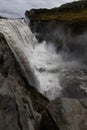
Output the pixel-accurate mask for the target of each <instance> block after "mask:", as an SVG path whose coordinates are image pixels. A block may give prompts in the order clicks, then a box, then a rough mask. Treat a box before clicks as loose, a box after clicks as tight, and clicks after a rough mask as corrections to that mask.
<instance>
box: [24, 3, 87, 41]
mask: <svg viewBox="0 0 87 130" xmlns="http://www.w3.org/2000/svg"><path fill="white" fill-rule="evenodd" d="M25 16H26V17H27V19H29V26H30V27H31V30H32V32H33V33H35V34H36V33H37V35H36V37H37V38H38V39H39V41H40V42H41V41H42V40H43V36H44V37H45V38H44V40H48V38H49V37H50V38H51V37H52V39H55V38H54V35H53V33H55V30H58V29H61V30H62V31H63V32H65V33H66V34H67V33H68V32H69V33H71V34H72V35H79V34H82V33H83V32H84V31H86V29H87V1H86V0H84V1H83V0H82V1H77V2H72V3H68V4H64V5H62V6H60V7H56V8H53V9H31V10H29V11H28V10H27V11H26V12H25ZM49 33H51V36H49Z"/></svg>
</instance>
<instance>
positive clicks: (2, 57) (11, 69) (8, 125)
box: [0, 33, 49, 130]
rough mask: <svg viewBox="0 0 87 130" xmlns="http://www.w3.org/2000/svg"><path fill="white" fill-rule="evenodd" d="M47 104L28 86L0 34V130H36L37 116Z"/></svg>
mask: <svg viewBox="0 0 87 130" xmlns="http://www.w3.org/2000/svg"><path fill="white" fill-rule="evenodd" d="M31 97H32V98H31ZM36 99H37V100H36ZM48 102H49V101H48V100H47V99H46V98H45V97H44V96H43V95H41V94H40V93H38V92H37V91H36V90H35V89H33V88H31V86H29V84H28V83H27V81H26V79H25V78H24V76H23V75H22V73H21V69H20V66H19V65H18V63H17V61H16V59H15V57H14V55H13V53H12V52H11V50H10V48H9V46H8V44H7V42H6V40H5V37H4V35H3V34H1V33H0V130H10V129H11V130H39V124H40V119H41V114H40V112H42V111H43V110H44V108H45V106H46V105H47V104H48ZM32 104H33V105H34V108H33V105H32ZM35 110H36V111H35ZM37 111H38V112H39V113H38V112H37Z"/></svg>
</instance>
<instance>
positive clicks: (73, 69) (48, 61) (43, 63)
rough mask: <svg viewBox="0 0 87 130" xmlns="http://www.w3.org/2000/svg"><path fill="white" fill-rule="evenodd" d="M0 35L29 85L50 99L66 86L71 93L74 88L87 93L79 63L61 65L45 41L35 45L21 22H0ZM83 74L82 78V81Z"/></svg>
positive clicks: (59, 56)
mask: <svg viewBox="0 0 87 130" xmlns="http://www.w3.org/2000/svg"><path fill="white" fill-rule="evenodd" d="M0 32H1V33H3V34H4V36H5V38H6V40H7V43H8V45H9V47H10V48H11V50H12V52H13V54H14V56H15V58H16V60H17V61H18V63H19V65H20V67H21V69H22V71H23V73H24V75H25V77H26V78H27V81H28V82H29V84H30V85H32V86H34V87H35V88H37V89H38V91H39V92H41V93H42V94H44V95H45V96H46V97H48V98H49V99H54V98H56V97H59V96H62V89H63V87H67V86H68V87H70V91H72V90H73V88H74V92H75V91H76V90H75V88H77V85H78V88H79V87H80V88H81V89H84V90H87V87H84V88H83V83H84V86H86V84H87V74H86V73H85V71H83V70H82V68H80V65H79V66H78V62H75V61H72V62H71V61H69V62H68V61H67V62H64V61H63V60H62V56H61V54H57V53H56V51H55V48H54V47H53V46H52V44H50V45H47V44H46V42H45V41H44V42H43V43H38V42H37V40H36V38H35V37H34V35H33V34H32V32H31V30H30V28H29V27H28V26H27V25H26V24H25V23H24V20H21V19H18V20H4V19H0ZM76 73H77V74H76ZM79 73H80V74H79ZM83 74H84V77H86V78H85V79H82V77H83ZM60 75H62V80H61V78H60ZM78 76H79V79H78ZM63 79H64V80H63ZM59 80H61V82H62V86H63V87H62V86H61V85H60V81H59ZM76 80H77V81H76ZM75 82H77V84H76V86H74V84H75ZM79 82H81V83H80V84H79ZM73 86H74V87H73ZM68 94H69V93H68ZM75 95H77V94H75ZM70 96H71V95H70ZM77 97H78V96H77Z"/></svg>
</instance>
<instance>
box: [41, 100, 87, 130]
mask: <svg viewBox="0 0 87 130" xmlns="http://www.w3.org/2000/svg"><path fill="white" fill-rule="evenodd" d="M44 115H45V116H44ZM42 117H43V118H42V122H41V124H42V126H43V127H41V128H42V130H44V129H45V130H48V128H49V129H50V130H53V129H54V126H56V129H57V130H87V99H85V100H84V99H82V100H77V99H69V98H58V99H56V100H55V101H52V102H51V103H50V104H49V105H48V106H47V110H46V111H45V112H44V113H43V116H42ZM51 124H55V125H54V126H52V125H51Z"/></svg>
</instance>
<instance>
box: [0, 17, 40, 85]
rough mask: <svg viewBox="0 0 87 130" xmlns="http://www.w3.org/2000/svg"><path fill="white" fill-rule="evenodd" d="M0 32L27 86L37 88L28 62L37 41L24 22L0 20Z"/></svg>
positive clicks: (36, 82)
mask: <svg viewBox="0 0 87 130" xmlns="http://www.w3.org/2000/svg"><path fill="white" fill-rule="evenodd" d="M0 32H1V33H3V34H4V36H5V39H6V41H7V43H8V45H9V47H10V49H11V51H12V52H13V54H14V56H15V58H16V60H17V61H18V63H19V65H20V67H21V69H22V71H23V72H24V75H25V77H26V78H27V81H28V82H29V84H30V85H32V86H35V87H36V86H39V82H38V80H37V78H36V77H35V74H34V69H33V66H32V65H31V62H30V59H31V57H32V53H33V50H34V46H35V45H36V44H37V40H36V39H35V37H34V35H33V34H32V33H31V31H30V29H29V28H28V26H26V25H25V23H24V20H21V19H19V20H4V19H0Z"/></svg>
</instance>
